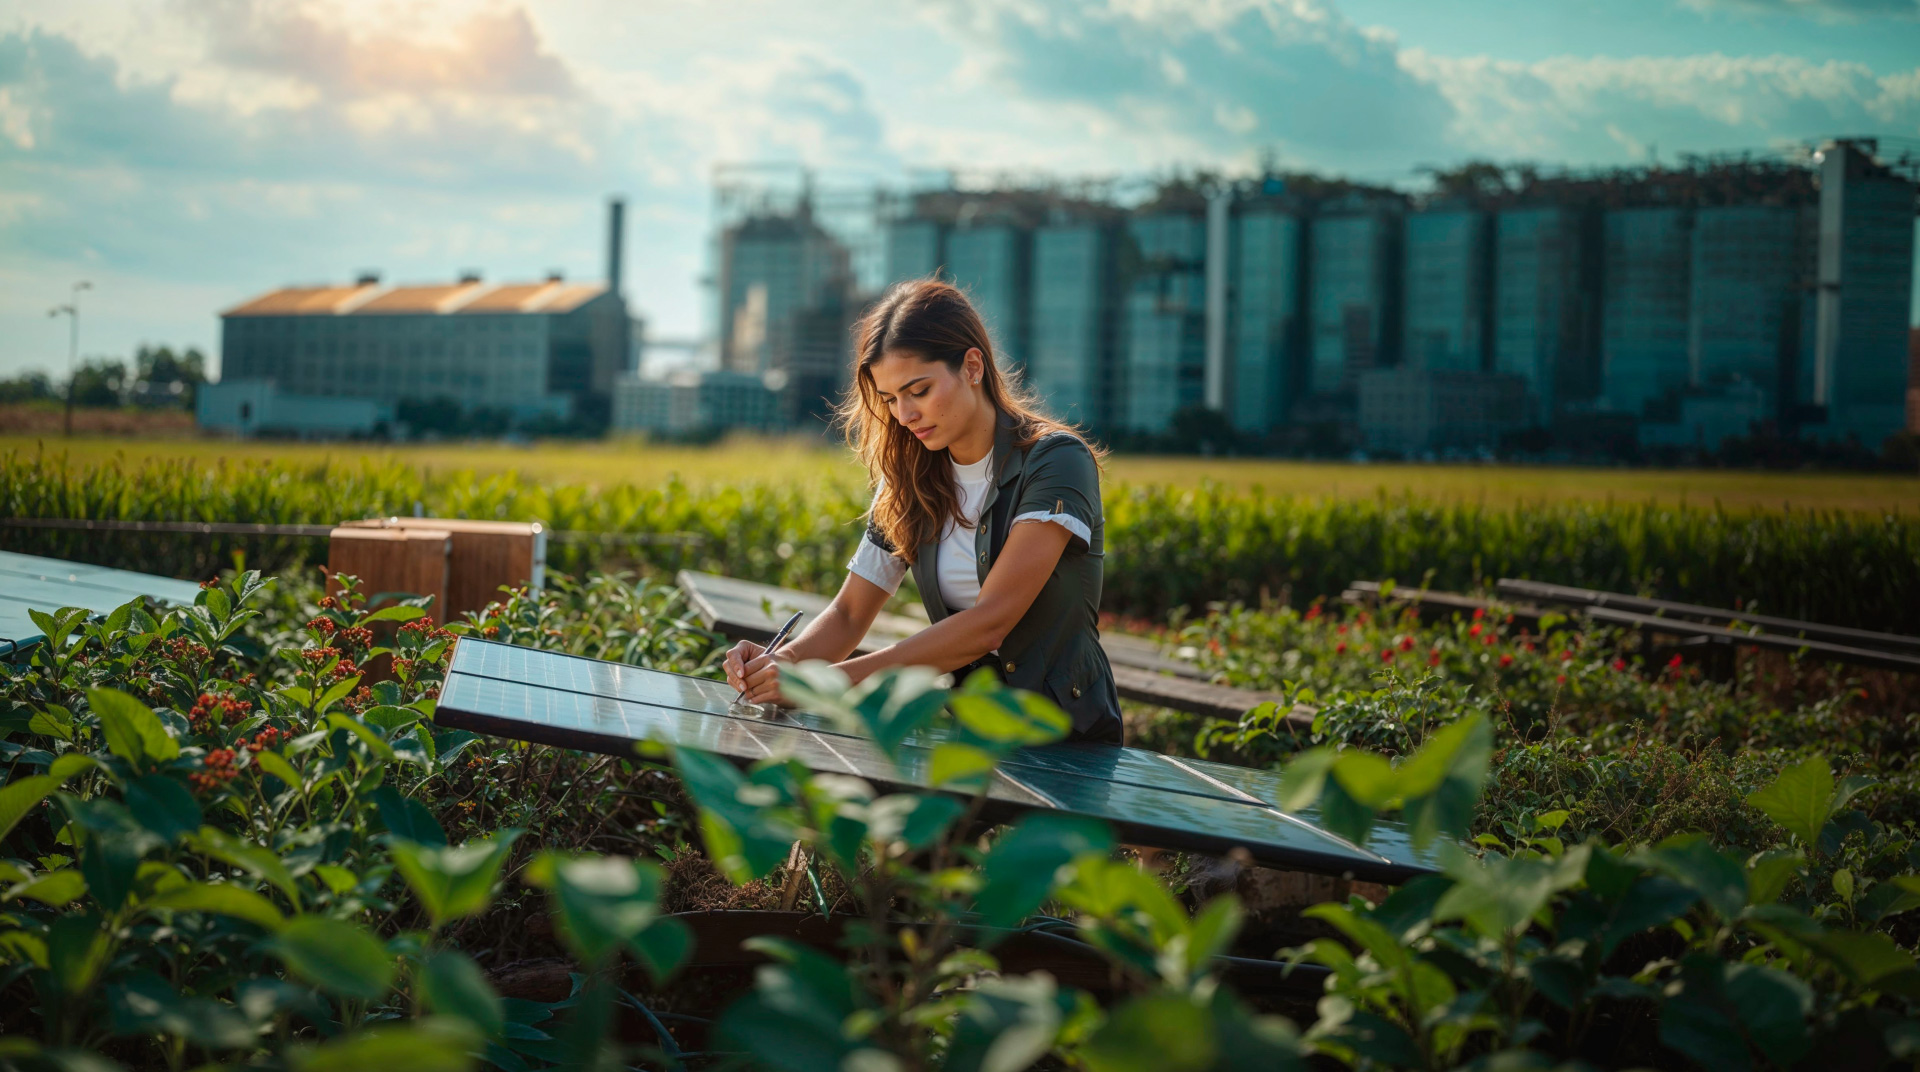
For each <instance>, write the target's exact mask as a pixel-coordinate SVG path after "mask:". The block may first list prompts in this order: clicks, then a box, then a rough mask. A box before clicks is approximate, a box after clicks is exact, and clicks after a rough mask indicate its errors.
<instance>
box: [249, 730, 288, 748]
mask: <svg viewBox="0 0 1920 1072" xmlns="http://www.w3.org/2000/svg"><path fill="white" fill-rule="evenodd" d="M288 736H289V734H288V733H287V732H286V731H284V730H280V729H276V728H274V727H272V726H268V727H267V728H265V729H263V730H261V731H260V732H259V733H257V734H254V737H253V740H251V741H248V742H247V751H249V752H256V753H257V752H259V751H260V750H261V749H263V748H272V747H273V746H274V745H277V744H279V743H280V742H281V741H283V740H286V739H287V737H288Z"/></svg>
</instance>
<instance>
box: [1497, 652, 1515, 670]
mask: <svg viewBox="0 0 1920 1072" xmlns="http://www.w3.org/2000/svg"><path fill="white" fill-rule="evenodd" d="M1500 665H1501V666H1503V667H1507V666H1512V665H1513V653H1512V652H1508V651H1503V652H1501V653H1500Z"/></svg>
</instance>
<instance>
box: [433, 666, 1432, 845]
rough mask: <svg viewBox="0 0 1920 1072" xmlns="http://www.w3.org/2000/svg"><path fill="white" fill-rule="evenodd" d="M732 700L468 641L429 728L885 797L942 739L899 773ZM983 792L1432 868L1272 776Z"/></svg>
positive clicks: (1190, 774)
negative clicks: (1308, 806)
mask: <svg viewBox="0 0 1920 1072" xmlns="http://www.w3.org/2000/svg"><path fill="white" fill-rule="evenodd" d="M732 699H733V693H732V690H731V689H729V688H727V686H726V685H725V684H724V683H721V682H714V681H706V680H701V679H696V678H689V677H683V676H680V675H675V674H666V673H661V672H659V671H653V670H646V669H642V668H639V667H633V666H625V665H621V664H616V663H605V662H599V661H597V660H592V659H583V658H579V657H576V656H569V655H563V654H559V653H554V652H542V651H537V650H534V649H529V648H519V647H513V646H510V645H506V644H499V643H494V642H489V641H482V640H476V639H472V638H468V639H464V640H462V641H461V642H460V644H459V645H458V647H457V648H456V650H455V654H454V658H453V662H452V665H451V667H450V669H449V672H448V676H447V680H446V683H445V685H444V686H443V689H442V692H441V698H440V704H439V708H438V716H437V720H438V721H439V722H440V723H442V724H444V725H449V726H458V727H463V728H467V729H473V730H476V731H479V732H485V733H493V734H499V735H502V736H510V737H516V738H521V739H525V740H533V741H539V742H542V743H546V744H553V745H558V746H561V747H569V748H580V749H584V750H592V751H601V752H608V753H612V754H617V755H627V754H631V751H632V747H633V744H634V742H636V741H641V740H653V741H659V742H663V743H671V744H675V745H682V746H686V747H692V748H700V749H703V750H706V751H710V752H714V753H717V754H720V755H725V756H727V757H729V758H731V759H733V760H735V761H737V762H743V763H747V762H753V761H756V760H760V759H764V758H767V757H769V756H782V757H786V756H790V757H792V758H795V759H797V760H799V761H800V762H801V763H803V764H805V765H806V766H807V767H809V768H810V769H813V770H817V771H825V772H832V773H837V774H848V775H855V776H858V777H861V778H865V779H867V780H869V781H872V782H874V783H876V784H877V785H878V786H880V787H881V788H883V789H895V788H912V787H919V788H924V787H926V786H927V785H928V778H927V762H928V759H929V757H930V756H931V754H932V751H931V750H932V746H933V745H934V744H936V743H938V740H939V738H940V737H941V734H939V733H938V732H931V733H926V734H922V735H921V736H920V738H919V739H917V740H915V741H912V742H910V743H909V745H908V746H907V747H905V748H903V749H902V750H901V762H900V764H899V765H898V766H896V765H895V764H894V763H893V762H892V761H890V760H889V759H888V758H887V757H886V756H885V755H883V754H882V753H881V752H880V751H879V750H878V749H877V748H876V747H875V746H874V745H873V743H872V742H870V741H868V740H866V739H864V738H862V737H858V736H854V735H850V734H847V733H845V732H843V731H841V730H839V729H837V728H836V727H834V726H833V725H832V724H831V723H830V722H829V721H828V720H826V719H824V718H822V717H821V716H818V715H814V714H811V713H809V712H804V711H794V712H784V713H781V714H779V715H776V716H774V717H771V718H764V719H763V718H757V717H754V716H753V715H752V714H750V713H743V712H742V711H741V710H740V709H737V708H735V707H734V706H733V704H732ZM988 796H989V798H990V799H991V800H992V801H994V802H997V804H999V805H1000V806H1001V808H1002V810H1003V811H1006V810H1013V811H1018V810H1023V809H1031V808H1039V807H1051V808H1057V809H1060V810H1064V811H1070V812H1074V813H1076V814H1082V815H1088V816H1092V817H1095V818H1099V819H1104V820H1107V821H1109V822H1112V823H1114V824H1115V825H1116V826H1117V827H1118V828H1119V829H1120V831H1121V833H1122V835H1123V836H1125V837H1129V838H1131V839H1132V840H1134V841H1135V842H1136V843H1140V844H1152V845H1158V846H1160V847H1165V848H1171V849H1192V850H1197V851H1212V852H1224V851H1226V850H1227V849H1230V848H1233V847H1235V846H1243V847H1245V848H1246V849H1247V850H1248V851H1249V852H1251V853H1252V854H1253V856H1254V858H1255V859H1256V860H1257V861H1259V862H1261V863H1264V864H1267V865H1268V866H1276V867H1289V868H1294V869H1297V870H1311V871H1321V872H1328V873H1334V874H1342V873H1345V874H1352V875H1353V876H1354V877H1356V878H1364V879H1370V880H1375V881H1388V882H1395V881H1403V880H1404V879H1406V878H1409V877H1412V876H1413V875H1417V874H1420V873H1424V872H1426V871H1430V870H1432V869H1433V863H1432V860H1431V858H1430V857H1429V856H1427V855H1426V854H1423V853H1417V852H1415V851H1414V850H1413V849H1412V846H1411V845H1410V844H1409V842H1408V840H1407V837H1406V834H1405V831H1404V830H1403V829H1401V828H1398V827H1396V826H1394V824H1390V823H1389V824H1383V826H1382V827H1381V829H1380V831H1379V834H1378V836H1377V838H1376V842H1377V843H1370V844H1369V845H1368V846H1366V847H1361V846H1356V845H1353V844H1351V843H1349V842H1347V841H1345V840H1343V839H1341V838H1338V837H1336V836H1334V835H1332V834H1330V833H1328V832H1327V831H1325V830H1323V829H1320V828H1319V826H1318V825H1317V823H1316V822H1315V821H1314V817H1313V816H1312V815H1311V814H1310V813H1298V814H1287V813H1286V812H1284V811H1283V810H1282V809H1280V808H1278V807H1277V804H1276V801H1277V800H1278V799H1279V780H1278V775H1276V774H1274V773H1273V772H1270V771H1254V770H1248V769H1246V768H1241V767H1233V766H1229V765H1227V764H1221V763H1208V762H1206V761H1204V760H1187V759H1174V758H1172V757H1168V756H1162V755H1159V754H1157V753H1153V752H1146V751H1142V750H1139V749H1131V748H1114V747H1112V746H1108V745H1093V744H1083V743H1082V744H1059V745H1051V746H1047V747H1044V748H1030V749H1024V750H1022V751H1020V752H1017V753H1015V754H1014V755H1013V756H1011V757H1009V758H1008V759H1007V760H1006V761H1005V762H1004V763H1003V764H1002V766H1001V770H1000V773H999V775H998V776H997V777H996V779H995V781H994V782H993V784H992V785H991V786H990V788H989V790H988Z"/></svg>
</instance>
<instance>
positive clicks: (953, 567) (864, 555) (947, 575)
mask: <svg viewBox="0 0 1920 1072" xmlns="http://www.w3.org/2000/svg"><path fill="white" fill-rule="evenodd" d="M952 464H953V479H954V483H955V484H957V485H959V490H960V516H961V517H963V518H965V519H966V522H967V523H966V524H964V525H963V524H961V523H960V522H959V521H958V520H950V521H948V522H947V527H946V529H945V530H944V531H942V532H941V534H940V544H939V549H938V551H937V552H936V557H935V559H934V576H935V577H936V578H938V580H939V584H940V602H942V603H944V604H946V607H947V609H948V610H949V611H962V610H966V609H968V608H970V607H972V606H973V605H974V604H975V603H978V602H979V601H980V569H979V566H978V565H977V564H976V563H975V561H974V555H975V554H976V553H977V552H975V550H974V536H975V534H976V532H977V531H978V526H979V524H980V504H981V503H983V502H985V501H986V498H987V488H988V486H989V485H990V484H991V483H992V481H993V452H992V451H988V452H987V456H986V457H984V458H982V459H980V460H979V461H977V462H974V463H973V464H972V465H961V464H960V463H958V462H954V463H952ZM876 494H878V492H876ZM1013 521H1014V523H1015V524H1019V523H1022V522H1028V521H1051V522H1053V523H1054V524H1057V525H1059V526H1061V527H1062V528H1065V529H1066V530H1067V531H1068V532H1070V533H1072V534H1074V535H1076V536H1078V537H1079V538H1080V539H1081V540H1082V541H1083V542H1084V541H1086V540H1089V539H1091V536H1090V535H1089V531H1088V529H1087V526H1086V523H1085V522H1083V521H1081V520H1080V519H1079V518H1077V517H1074V516H1072V515H1070V514H1056V513H1047V512H1037V513H1026V514H1021V515H1020V516H1019V517H1016V518H1014V519H1013ZM847 569H848V570H850V571H852V572H853V573H854V574H856V575H858V576H861V577H864V578H866V579H867V580H869V581H872V582H873V583H874V584H876V585H878V586H880V587H881V588H884V589H886V591H887V593H888V594H889V595H891V594H893V593H894V592H896V591H898V590H899V588H900V582H901V581H902V580H903V579H905V578H906V575H907V564H906V562H905V561H903V560H901V559H900V557H899V556H897V555H893V554H890V553H888V551H887V549H886V548H884V547H881V546H880V545H879V544H877V543H874V542H873V540H872V538H871V537H868V538H864V539H862V540H861V541H860V546H859V547H858V548H856V549H855V550H854V552H853V559H852V561H850V562H848V563H847Z"/></svg>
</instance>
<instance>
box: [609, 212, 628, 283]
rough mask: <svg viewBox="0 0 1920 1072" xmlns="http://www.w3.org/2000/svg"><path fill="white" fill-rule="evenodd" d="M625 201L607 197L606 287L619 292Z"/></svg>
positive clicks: (625, 213)
mask: <svg viewBox="0 0 1920 1072" xmlns="http://www.w3.org/2000/svg"><path fill="white" fill-rule="evenodd" d="M626 215H627V203H626V201H624V200H622V199H621V198H618V197H610V198H608V199H607V289H608V290H610V291H612V292H613V293H614V294H616V295H617V294H619V293H620V245H621V236H622V235H623V234H624V233H625V231H626Z"/></svg>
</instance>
